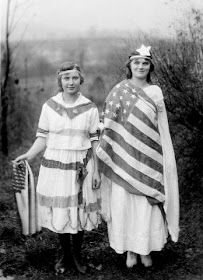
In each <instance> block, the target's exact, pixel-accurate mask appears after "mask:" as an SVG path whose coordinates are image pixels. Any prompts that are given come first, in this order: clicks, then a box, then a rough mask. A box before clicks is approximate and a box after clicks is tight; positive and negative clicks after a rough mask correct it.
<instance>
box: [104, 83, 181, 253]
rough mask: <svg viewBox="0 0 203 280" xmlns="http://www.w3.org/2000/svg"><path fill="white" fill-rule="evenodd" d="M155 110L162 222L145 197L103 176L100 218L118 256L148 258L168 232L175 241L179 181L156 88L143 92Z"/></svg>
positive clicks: (160, 96) (154, 207) (149, 88)
mask: <svg viewBox="0 0 203 280" xmlns="http://www.w3.org/2000/svg"><path fill="white" fill-rule="evenodd" d="M144 91H145V93H146V94H147V95H148V96H149V97H150V98H151V99H152V100H153V101H154V103H155V104H156V107H157V110H158V129H159V133H160V140H161V145H162V150H163V171H164V172H163V176H164V189H165V202H164V211H165V214H166V220H164V219H163V216H162V214H161V211H160V209H159V207H158V206H157V205H154V206H152V205H150V204H149V202H148V200H147V198H146V197H145V196H140V195H136V194H131V193H129V192H128V191H126V189H125V188H123V187H122V186H120V185H118V184H116V183H115V182H112V181H111V180H110V179H109V178H107V177H106V176H104V175H102V184H101V197H102V215H103V218H104V219H105V220H106V221H107V224H108V235H109V242H110V246H111V247H112V248H113V249H114V250H115V251H116V252H117V253H121V254H122V253H124V252H125V251H132V252H134V253H137V254H141V255H148V254H149V253H150V252H151V251H160V250H161V249H162V248H163V247H164V244H165V243H166V241H167V236H168V232H169V233H170V235H171V238H172V240H173V241H177V239H178V232H179V226H178V221H179V200H178V181H177V170H176V163H175V157H174V152H173V147H172V142H171V138H170V134H169V127H168V120H167V115H166V109H165V106H164V102H163V95H162V92H161V89H160V88H159V87H158V86H155V85H152V86H149V87H147V88H146V89H144Z"/></svg>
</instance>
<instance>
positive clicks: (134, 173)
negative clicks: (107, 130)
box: [101, 139, 163, 192]
mask: <svg viewBox="0 0 203 280" xmlns="http://www.w3.org/2000/svg"><path fill="white" fill-rule="evenodd" d="M101 148H102V149H103V150H104V151H105V152H106V153H107V154H108V156H109V157H110V158H111V159H112V162H113V163H114V164H116V166H117V167H120V168H122V169H123V172H125V173H127V174H128V175H129V176H130V177H131V178H132V179H135V180H137V181H139V182H141V183H142V184H143V185H147V186H149V187H151V188H154V189H156V190H159V191H161V192H163V185H162V184H161V183H160V182H159V181H157V180H154V179H153V178H150V177H149V176H147V175H145V174H143V173H142V172H140V171H138V170H136V169H135V168H133V167H132V166H130V165H129V164H128V163H127V162H126V161H125V160H124V159H123V158H121V157H120V156H119V155H118V154H116V153H115V152H114V151H113V149H112V146H111V145H110V144H109V143H108V142H106V141H105V140H104V139H103V141H102V143H101ZM113 170H114V171H115V169H113ZM122 177H123V176H122ZM123 178H125V176H124V177H123Z"/></svg>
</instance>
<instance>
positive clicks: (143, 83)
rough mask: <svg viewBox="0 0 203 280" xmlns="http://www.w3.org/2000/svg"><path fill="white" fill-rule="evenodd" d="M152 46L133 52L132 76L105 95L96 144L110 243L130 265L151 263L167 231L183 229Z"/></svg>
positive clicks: (175, 237) (128, 66) (129, 64)
mask: <svg viewBox="0 0 203 280" xmlns="http://www.w3.org/2000/svg"><path fill="white" fill-rule="evenodd" d="M153 69H154V65H153V63H152V56H151V53H150V47H146V46H144V45H142V46H141V48H139V49H137V50H136V51H135V52H133V53H132V54H131V55H130V56H129V60H128V61H127V63H126V70H127V72H126V74H127V75H126V76H127V79H125V80H123V81H122V82H120V83H118V84H117V85H116V86H115V87H114V88H113V89H112V90H111V92H110V93H109V95H108V96H107V98H106V101H105V106H104V111H103V117H104V124H103V133H102V136H101V141H100V144H99V146H98V148H97V156H98V158H99V166H100V168H101V182H102V183H101V196H102V214H103V217H104V218H105V219H106V221H107V224H108V235H109V242H110V246H111V247H112V248H113V249H114V250H115V251H116V252H117V253H119V254H122V253H124V252H127V260H126V265H127V267H133V266H134V265H136V264H137V255H140V258H141V262H142V264H143V265H144V266H145V267H149V266H151V265H152V259H151V256H150V252H152V251H160V250H161V249H162V248H163V247H164V244H165V243H166V242H167V236H168V232H169V234H170V236H171V238H172V240H173V241H174V242H176V241H177V240H178V233H179V193H178V179H177V169H176V162H175V156H174V151H173V146H172V142H171V137H170V133H169V127H168V120H167V114H166V109H165V105H164V100H163V95H162V90H161V89H160V87H158V86H157V85H153V84H152V83H151V78H150V73H151V72H152V71H153Z"/></svg>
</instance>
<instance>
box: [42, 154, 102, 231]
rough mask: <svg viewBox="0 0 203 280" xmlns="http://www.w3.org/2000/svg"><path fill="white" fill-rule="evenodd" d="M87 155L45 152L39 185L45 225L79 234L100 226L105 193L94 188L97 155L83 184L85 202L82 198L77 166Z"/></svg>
mask: <svg viewBox="0 0 203 280" xmlns="http://www.w3.org/2000/svg"><path fill="white" fill-rule="evenodd" d="M86 154H87V151H71V150H54V149H47V150H46V151H45V154H44V157H43V159H42V164H41V167H40V172H39V178H38V184H37V196H38V203H39V219H40V224H41V226H42V227H45V228H48V229H50V230H51V231H54V232H57V233H77V232H78V231H81V230H88V231H89V230H92V229H95V228H97V227H98V224H99V223H100V222H101V219H100V209H101V199H100V197H101V196H100V190H93V189H92V175H93V170H94V161H93V158H90V159H89V161H88V163H87V166H86V169H87V171H88V174H87V176H86V177H85V179H84V182H83V185H82V202H80V201H79V200H78V193H79V191H80V185H79V183H78V180H77V169H78V166H79V165H80V163H83V159H84V158H85V157H86Z"/></svg>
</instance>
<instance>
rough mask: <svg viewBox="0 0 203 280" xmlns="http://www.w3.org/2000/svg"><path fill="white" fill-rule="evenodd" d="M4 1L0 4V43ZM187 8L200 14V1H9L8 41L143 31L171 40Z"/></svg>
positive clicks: (2, 34) (3, 19) (185, 15)
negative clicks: (9, 27) (10, 27)
mask: <svg viewBox="0 0 203 280" xmlns="http://www.w3.org/2000/svg"><path fill="white" fill-rule="evenodd" d="M7 1H8V0H0V4H1V7H0V11H1V12H0V13H1V28H2V29H1V39H2V38H3V36H4V30H5V12H6V4H7ZM191 8H198V9H201V10H202V11H203V1H202V0H11V14H10V15H11V16H10V20H11V22H12V29H11V30H12V32H11V38H12V39H14V40H15V39H16V40H17V39H20V38H23V39H29V40H32V39H49V38H56V39H57V38H64V37H67V36H78V35H80V36H87V35H89V36H96V34H99V35H101V34H105V33H111V34H115V35H118V36H119V34H120V33H128V32H129V33H132V32H134V31H137V30H139V31H144V32H148V33H153V34H157V35H160V36H174V34H175V29H176V28H177V27H178V25H179V24H180V23H181V22H184V21H187V20H188V17H187V13H188V11H190V10H191Z"/></svg>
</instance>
